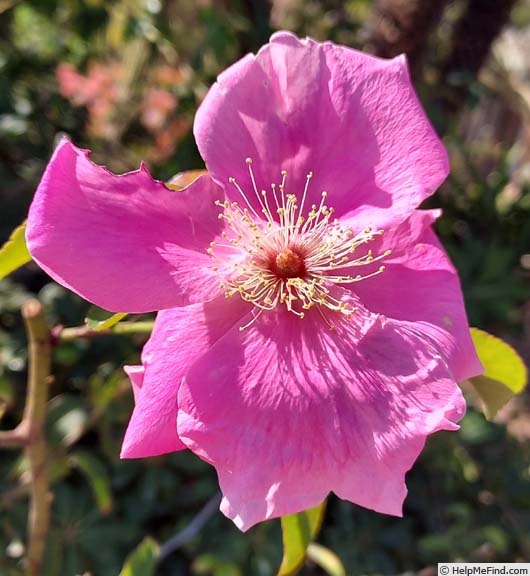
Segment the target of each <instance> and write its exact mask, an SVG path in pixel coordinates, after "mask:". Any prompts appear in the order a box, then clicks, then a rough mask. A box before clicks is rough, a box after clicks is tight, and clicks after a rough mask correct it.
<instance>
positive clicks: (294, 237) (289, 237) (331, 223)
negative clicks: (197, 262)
mask: <svg viewBox="0 0 530 576" xmlns="http://www.w3.org/2000/svg"><path fill="white" fill-rule="evenodd" d="M245 163H246V165H247V168H248V173H249V179H250V182H251V184H252V195H247V193H246V192H245V190H244V189H243V187H242V186H241V185H240V183H239V182H238V181H237V180H236V179H235V178H233V177H231V178H229V180H228V182H229V184H230V185H231V186H233V187H234V188H235V190H236V191H237V193H238V195H239V196H240V198H241V201H232V202H228V201H225V202H220V201H217V202H216V204H217V206H218V207H219V208H220V214H219V218H220V219H221V220H224V222H225V225H226V228H225V231H224V232H223V234H222V235H221V240H220V242H217V241H216V242H212V244H211V246H210V248H209V249H208V253H209V254H210V256H211V257H212V258H213V259H214V260H215V261H216V262H215V266H214V267H213V268H212V269H213V270H215V271H216V272H217V274H218V275H219V279H220V284H221V288H222V289H223V290H224V292H225V296H226V297H227V298H231V297H232V296H235V295H237V294H238V295H239V296H240V297H241V298H242V299H243V300H245V301H247V302H251V303H252V304H254V306H255V307H256V313H255V314H254V316H253V319H252V320H251V321H250V322H249V323H248V324H247V325H246V326H242V327H241V328H240V329H241V330H244V329H245V328H247V327H248V326H250V325H251V324H252V323H253V322H255V320H256V319H257V318H258V317H259V316H260V315H261V314H262V313H263V312H266V311H271V310H274V309H276V308H282V307H284V308H285V309H287V311H289V312H291V313H293V314H295V315H296V316H298V317H299V318H304V316H305V315H306V311H307V310H310V309H312V308H316V309H317V310H318V312H319V313H320V315H321V316H322V318H323V319H324V321H325V322H326V324H327V325H328V326H329V327H330V328H331V329H333V327H334V326H333V322H332V321H331V320H330V318H329V317H328V315H327V313H329V312H333V313H340V314H341V315H343V316H346V317H351V316H352V315H353V314H354V313H355V312H356V309H355V307H353V306H351V305H350V304H349V303H348V302H347V301H344V300H343V299H341V296H340V291H337V289H334V288H335V287H336V286H341V285H344V287H347V286H348V285H350V284H354V283H356V282H360V281H361V280H365V279H367V278H371V277H373V276H377V275H379V274H381V273H382V272H384V269H385V267H384V266H383V265H379V264H378V263H380V261H381V260H383V259H384V258H386V257H387V256H389V255H390V250H385V251H382V252H380V253H374V252H373V251H372V250H371V249H367V248H365V245H367V244H369V243H370V242H373V241H374V240H375V239H376V238H377V237H379V236H381V235H382V234H383V230H373V229H372V228H370V227H368V228H365V229H364V230H361V231H358V232H355V233H354V232H353V231H352V230H351V229H350V228H349V227H348V226H345V225H343V224H342V223H341V222H340V221H339V220H337V219H336V218H335V217H334V209H333V208H332V207H330V206H328V204H327V200H328V196H329V195H328V193H327V192H326V191H323V192H321V193H320V201H319V202H318V203H313V204H309V203H308V191H309V185H310V182H311V179H312V178H313V172H309V173H308V174H307V176H306V181H305V185H304V187H303V190H301V191H300V193H299V194H297V193H296V192H297V191H295V190H290V191H288V189H287V187H288V180H287V176H288V174H287V171H286V170H281V172H280V175H281V179H280V182H279V183H273V184H271V185H270V189H269V190H264V189H262V190H260V189H258V187H257V181H256V177H255V175H254V171H253V162H252V159H251V158H246V160H245Z"/></svg>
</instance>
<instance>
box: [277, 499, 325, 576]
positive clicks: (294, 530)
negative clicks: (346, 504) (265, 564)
mask: <svg viewBox="0 0 530 576" xmlns="http://www.w3.org/2000/svg"><path fill="white" fill-rule="evenodd" d="M325 507H326V503H325V502H323V503H322V504H320V506H316V507H315V508H311V509H310V510H306V511H305V512H300V513H299V514H290V515H289V516H283V517H282V519H281V522H282V538H283V560H282V564H281V566H280V570H279V572H278V576H291V575H292V574H296V573H297V572H298V570H299V569H300V567H301V566H302V563H303V561H304V558H305V556H306V552H307V547H308V546H309V543H310V542H311V540H313V539H314V538H315V537H316V536H317V534H318V532H319V530H320V526H321V525H322V519H323V517H324V510H325Z"/></svg>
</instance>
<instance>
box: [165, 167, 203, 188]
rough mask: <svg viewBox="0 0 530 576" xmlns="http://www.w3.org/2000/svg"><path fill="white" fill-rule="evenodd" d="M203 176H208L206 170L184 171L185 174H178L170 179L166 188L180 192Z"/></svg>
mask: <svg viewBox="0 0 530 576" xmlns="http://www.w3.org/2000/svg"><path fill="white" fill-rule="evenodd" d="M203 174H208V172H207V171H206V170H186V171H185V172H179V173H178V174H175V176H173V178H171V180H170V181H169V182H168V183H167V184H166V186H168V188H173V189H174V190H181V189H182V188H185V187H186V186H188V184H191V183H192V182H193V181H194V180H197V178H199V176H202V175H203Z"/></svg>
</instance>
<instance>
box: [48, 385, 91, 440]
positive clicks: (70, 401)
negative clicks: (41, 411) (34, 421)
mask: <svg viewBox="0 0 530 576" xmlns="http://www.w3.org/2000/svg"><path fill="white" fill-rule="evenodd" d="M88 423H89V416H88V407H87V405H86V402H85V401H84V400H82V399H81V398H79V397H77V396H74V395H72V394H61V395H59V396H56V397H55V398H53V399H52V400H50V402H49V403H48V414H47V418H46V431H47V437H48V440H49V441H50V442H51V443H52V444H55V445H61V446H72V445H73V444H75V443H76V442H77V441H78V440H79V438H81V436H82V435H83V434H84V433H85V431H86V429H87V426H88Z"/></svg>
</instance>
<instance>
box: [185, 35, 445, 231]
mask: <svg viewBox="0 0 530 576" xmlns="http://www.w3.org/2000/svg"><path fill="white" fill-rule="evenodd" d="M194 132H195V136H196V140H197V144H198V146H199V149H200V151H201V154H202V156H203V158H204V159H205V162H206V165H207V167H208V170H209V172H210V174H211V175H212V177H213V178H214V179H215V180H216V181H217V182H219V183H220V184H222V185H224V186H226V187H227V188H226V189H227V194H229V195H233V196H234V197H237V196H238V195H237V193H236V190H235V187H234V186H231V185H229V184H228V180H229V178H230V177H235V178H236V180H237V181H238V182H239V183H240V185H241V186H242V187H243V188H244V189H245V191H246V193H247V196H249V197H251V198H253V196H254V194H253V192H252V189H253V185H252V182H251V179H250V175H249V172H248V168H247V166H246V163H245V159H246V158H247V157H250V158H252V159H253V170H254V173H255V176H256V185H257V189H259V190H261V189H262V188H263V189H270V184H271V183H272V182H276V183H278V182H279V180H280V179H281V176H280V171H281V170H283V169H285V170H287V184H286V191H287V192H288V193H294V194H296V195H298V197H300V196H301V194H302V191H303V190H304V185H305V182H306V175H307V174H308V173H309V172H310V171H311V172H313V173H314V176H313V179H312V180H311V182H310V186H309V193H308V205H310V204H311V203H316V204H318V202H319V201H320V194H321V192H322V191H323V190H325V191H327V192H328V193H329V197H328V201H329V205H330V206H333V207H334V208H335V210H336V214H337V215H339V216H340V215H341V214H344V213H351V214H354V215H357V216H358V218H357V222H362V226H367V225H370V226H378V227H385V226H389V225H391V224H392V225H394V224H397V223H399V222H400V221H401V220H403V219H404V218H405V217H407V216H408V215H409V214H410V213H411V212H412V210H413V209H414V208H415V207H417V206H418V205H419V204H420V202H421V201H422V200H423V199H424V198H425V197H426V196H429V195H430V194H432V193H433V192H434V190H436V188H437V187H438V186H439V185H440V183H441V182H442V181H443V180H444V179H445V178H446V176H447V173H448V160H447V154H446V152H445V150H444V147H443V145H442V144H441V142H440V140H439V139H438V137H437V136H436V134H435V133H434V131H433V129H432V127H431V125H430V123H429V121H428V120H427V118H426V116H425V114H424V112H423V110H422V108H421V105H420V103H419V102H418V99H417V97H416V95H415V93H414V89H413V87H412V84H411V82H410V78H409V75H408V71H407V65H406V61H405V58H404V57H402V56H400V57H398V58H395V59H393V60H382V59H379V58H375V57H373V56H368V55H366V54H363V53H361V52H357V51H355V50H351V49H349V48H346V47H343V46H336V45H334V44H332V43H331V42H326V43H324V44H319V43H317V42H314V41H313V40H311V39H309V38H307V39H305V40H299V39H298V38H296V36H294V35H292V34H289V33H285V32H284V33H278V34H275V35H274V36H273V37H272V38H271V42H270V44H268V45H266V46H265V47H263V48H262V49H261V50H260V51H259V52H258V54H257V55H255V56H254V55H252V54H250V55H248V56H246V57H245V58H243V59H242V60H240V61H239V62H237V63H236V64H234V65H233V66H231V67H230V68H228V69H227V70H226V71H224V72H223V73H222V74H221V75H220V76H219V77H218V80H217V82H216V83H215V84H214V85H213V86H212V88H211V89H210V91H209V93H208V95H207V96H206V98H205V100H204V102H203V103H202V105H201V107H200V108H199V110H198V112H197V116H196V119H195V126H194ZM253 202H255V205H256V206H257V207H258V209H259V204H258V203H257V202H256V201H255V198H254V199H253Z"/></svg>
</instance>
